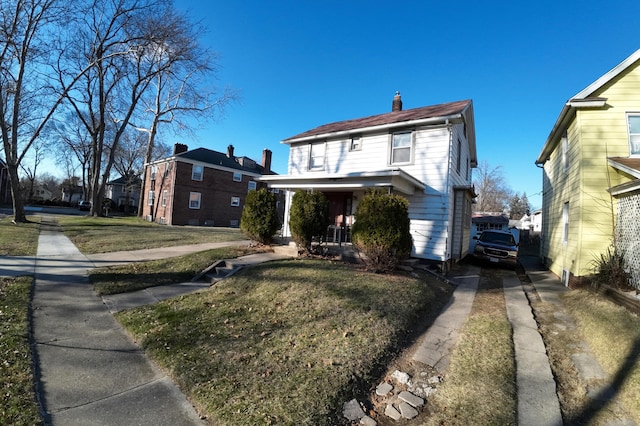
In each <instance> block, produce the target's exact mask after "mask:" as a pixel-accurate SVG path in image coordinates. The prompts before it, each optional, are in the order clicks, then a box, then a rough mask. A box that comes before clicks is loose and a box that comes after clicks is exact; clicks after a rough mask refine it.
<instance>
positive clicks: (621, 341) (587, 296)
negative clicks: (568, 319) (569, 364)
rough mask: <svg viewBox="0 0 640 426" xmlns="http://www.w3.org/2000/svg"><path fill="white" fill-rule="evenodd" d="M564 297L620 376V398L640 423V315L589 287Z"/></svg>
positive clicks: (597, 352)
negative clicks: (639, 316)
mask: <svg viewBox="0 0 640 426" xmlns="http://www.w3.org/2000/svg"><path fill="white" fill-rule="evenodd" d="M564 301H565V305H566V307H567V309H568V310H569V312H570V313H571V314H572V316H573V317H574V318H575V319H576V323H577V325H578V328H579V331H580V335H581V336H582V338H584V339H585V340H586V341H587V342H588V343H589V346H590V347H591V350H592V352H593V354H594V356H595V357H596V359H597V360H598V362H599V363H600V365H602V367H603V368H604V370H605V371H606V372H607V374H609V375H610V377H611V378H617V379H619V380H620V390H619V393H618V394H617V396H616V397H617V399H618V400H619V401H621V402H622V404H623V405H624V408H625V409H626V412H627V414H628V415H629V416H630V417H631V418H632V419H633V420H634V421H635V422H636V423H640V318H638V316H637V315H634V314H632V313H630V312H629V311H628V310H627V309H625V308H623V307H621V306H618V305H616V304H615V303H613V302H611V301H609V300H608V299H605V298H604V297H602V296H600V295H598V294H594V293H593V292H590V291H587V290H574V291H570V292H568V293H567V294H566V295H565V296H564Z"/></svg>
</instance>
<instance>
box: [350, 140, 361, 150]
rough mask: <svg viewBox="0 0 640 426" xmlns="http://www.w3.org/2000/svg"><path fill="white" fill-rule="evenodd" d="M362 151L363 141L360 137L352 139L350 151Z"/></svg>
mask: <svg viewBox="0 0 640 426" xmlns="http://www.w3.org/2000/svg"><path fill="white" fill-rule="evenodd" d="M361 149H362V139H361V138H360V137H355V138H351V144H350V145H349V151H360V150H361Z"/></svg>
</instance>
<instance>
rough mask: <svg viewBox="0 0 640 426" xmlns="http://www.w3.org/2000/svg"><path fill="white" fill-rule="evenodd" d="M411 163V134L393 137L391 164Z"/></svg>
mask: <svg viewBox="0 0 640 426" xmlns="http://www.w3.org/2000/svg"><path fill="white" fill-rule="evenodd" d="M410 162H411V132H402V133H394V134H392V135H391V164H406V163H410Z"/></svg>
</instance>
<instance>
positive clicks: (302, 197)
mask: <svg viewBox="0 0 640 426" xmlns="http://www.w3.org/2000/svg"><path fill="white" fill-rule="evenodd" d="M289 215H290V217H289V229H290V230H291V236H292V237H293V240H294V241H295V242H296V244H297V245H298V247H299V248H302V249H303V250H305V251H306V252H307V253H310V252H311V251H312V247H311V243H312V241H313V237H318V236H319V237H324V235H325V233H326V232H327V227H328V226H329V202H328V201H327V198H326V197H325V196H324V194H323V193H322V192H317V191H314V192H307V191H298V192H296V193H295V194H293V199H292V200H291V208H290V209H289Z"/></svg>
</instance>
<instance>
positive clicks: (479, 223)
mask: <svg viewBox="0 0 640 426" xmlns="http://www.w3.org/2000/svg"><path fill="white" fill-rule="evenodd" d="M487 230H498V231H508V230H509V218H508V217H506V216H505V215H503V214H502V213H490V212H476V213H473V215H472V216H471V238H470V240H469V252H470V253H472V252H473V249H474V247H475V246H476V240H474V238H473V237H478V236H480V234H482V231H487Z"/></svg>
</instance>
